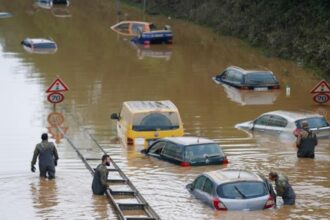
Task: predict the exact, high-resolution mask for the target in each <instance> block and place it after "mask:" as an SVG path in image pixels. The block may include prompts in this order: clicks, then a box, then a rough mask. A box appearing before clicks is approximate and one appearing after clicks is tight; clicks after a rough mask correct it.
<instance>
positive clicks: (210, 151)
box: [185, 143, 224, 162]
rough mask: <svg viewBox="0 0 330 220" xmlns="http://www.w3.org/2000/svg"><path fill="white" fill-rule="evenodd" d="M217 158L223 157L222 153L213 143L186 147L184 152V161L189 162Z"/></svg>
mask: <svg viewBox="0 0 330 220" xmlns="http://www.w3.org/2000/svg"><path fill="white" fill-rule="evenodd" d="M219 157H224V153H223V152H222V150H221V149H220V147H219V145H218V144H214V143H211V144H198V145H191V146H187V147H186V151H185V159H186V161H190V162H195V161H201V160H202V161H204V160H206V159H212V158H219Z"/></svg>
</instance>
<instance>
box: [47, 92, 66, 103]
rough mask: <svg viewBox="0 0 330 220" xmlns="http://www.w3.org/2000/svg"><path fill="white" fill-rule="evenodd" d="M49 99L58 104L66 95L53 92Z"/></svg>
mask: <svg viewBox="0 0 330 220" xmlns="http://www.w3.org/2000/svg"><path fill="white" fill-rule="evenodd" d="M47 99H48V101H49V102H51V103H54V104H56V103H60V102H62V101H63V100H64V95H63V94H62V93H59V92H53V93H51V94H49V95H48V97H47Z"/></svg>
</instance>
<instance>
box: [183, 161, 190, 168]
mask: <svg viewBox="0 0 330 220" xmlns="http://www.w3.org/2000/svg"><path fill="white" fill-rule="evenodd" d="M180 166H182V167H190V166H191V164H190V163H189V162H185V161H182V162H180Z"/></svg>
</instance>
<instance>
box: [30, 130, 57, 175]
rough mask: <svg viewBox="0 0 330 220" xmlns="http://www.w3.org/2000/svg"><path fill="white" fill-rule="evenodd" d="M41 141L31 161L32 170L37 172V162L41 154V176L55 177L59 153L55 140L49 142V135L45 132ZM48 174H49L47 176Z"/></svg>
mask: <svg viewBox="0 0 330 220" xmlns="http://www.w3.org/2000/svg"><path fill="white" fill-rule="evenodd" d="M41 140H42V141H41V143H39V144H37V145H36V147H35V149H34V153H33V158H32V162H31V171H32V172H35V170H36V168H35V166H34V165H35V164H36V162H37V158H38V156H39V158H38V159H39V170H40V177H45V178H46V177H48V178H49V179H54V178H55V166H57V160H58V159H59V158H58V154H57V150H56V147H55V145H54V143H53V142H48V135H47V134H46V133H43V134H42V135H41ZM47 174H48V176H47Z"/></svg>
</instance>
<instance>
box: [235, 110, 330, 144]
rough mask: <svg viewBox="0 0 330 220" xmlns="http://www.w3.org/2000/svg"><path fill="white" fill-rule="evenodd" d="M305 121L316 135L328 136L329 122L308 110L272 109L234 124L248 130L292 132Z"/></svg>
mask: <svg viewBox="0 0 330 220" xmlns="http://www.w3.org/2000/svg"><path fill="white" fill-rule="evenodd" d="M302 121H307V122H308V125H309V129H310V130H312V131H313V132H315V134H316V135H317V137H319V138H320V137H321V138H322V137H330V126H329V122H328V121H327V120H326V119H325V118H324V116H322V115H319V114H316V113H309V112H291V111H282V110H278V111H272V112H267V113H264V114H262V115H260V116H259V117H258V118H256V119H255V120H253V121H247V122H243V123H239V124H236V125H235V127H236V128H240V129H244V130H248V131H260V132H270V133H276V134H280V133H282V132H287V133H291V134H294V132H295V131H296V129H300V128H301V122H302Z"/></svg>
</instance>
